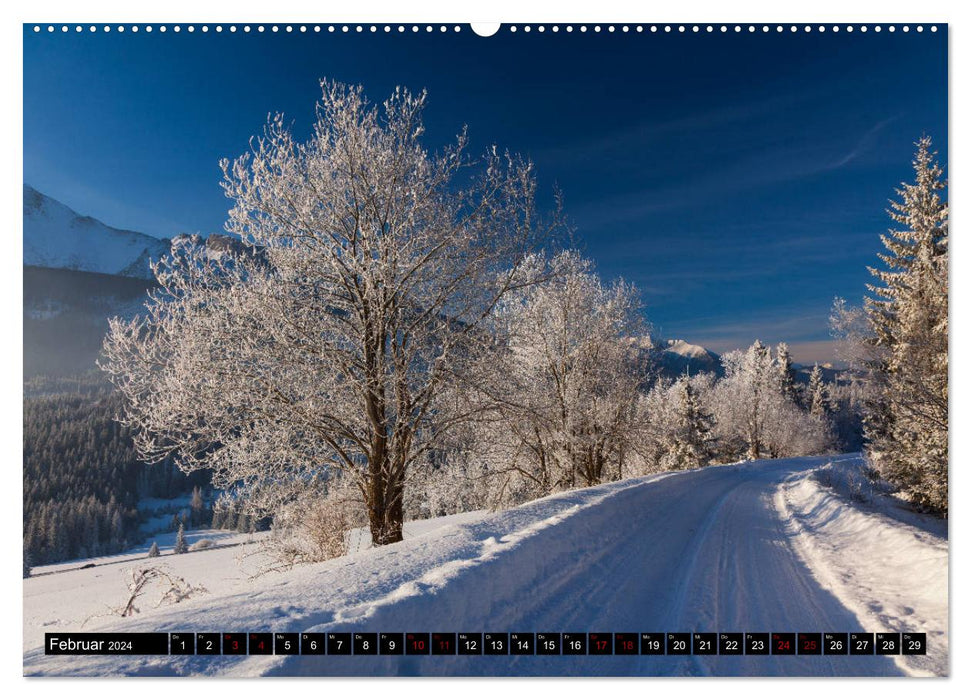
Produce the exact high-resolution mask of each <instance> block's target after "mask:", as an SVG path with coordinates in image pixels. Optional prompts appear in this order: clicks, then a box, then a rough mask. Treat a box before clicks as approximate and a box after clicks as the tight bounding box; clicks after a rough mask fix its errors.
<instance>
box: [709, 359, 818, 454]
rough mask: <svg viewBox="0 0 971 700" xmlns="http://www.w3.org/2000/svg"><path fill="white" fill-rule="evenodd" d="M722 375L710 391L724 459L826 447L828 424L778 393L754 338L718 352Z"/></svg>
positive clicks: (773, 370)
mask: <svg viewBox="0 0 971 700" xmlns="http://www.w3.org/2000/svg"><path fill="white" fill-rule="evenodd" d="M722 364H723V366H724V369H725V377H724V378H723V379H722V380H721V381H719V382H718V384H717V386H716V391H715V401H714V406H715V411H714V412H715V417H716V421H717V433H718V437H719V442H720V443H721V444H722V445H723V446H724V448H723V449H725V450H726V451H727V453H723V454H722V457H723V458H729V457H730V455H731V451H735V453H736V455H735V458H738V457H744V458H746V459H762V458H766V457H770V458H777V457H792V456H798V455H808V454H820V453H823V452H825V451H827V450H828V449H830V447H831V444H832V435H831V434H830V430H829V427H828V425H826V424H824V423H822V422H820V421H815V420H812V419H811V418H810V417H809V415H808V414H807V413H806V412H805V411H803V410H802V409H801V408H800V407H799V406H798V405H797V404H796V403H795V402H794V401H792V400H790V399H788V398H787V397H786V396H785V395H784V394H783V392H782V384H781V383H780V382H779V375H778V367H777V365H776V363H774V362H773V359H772V356H771V353H770V351H769V349H768V348H767V347H766V346H765V345H764V344H762V343H761V342H759V341H758V340H757V341H755V343H753V344H752V346H751V347H749V348H748V350H746V351H744V352H742V351H739V350H735V351H733V352H729V353H725V354H724V355H723V356H722Z"/></svg>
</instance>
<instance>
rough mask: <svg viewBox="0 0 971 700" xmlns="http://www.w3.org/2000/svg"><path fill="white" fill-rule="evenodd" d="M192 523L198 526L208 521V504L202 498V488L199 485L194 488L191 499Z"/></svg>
mask: <svg viewBox="0 0 971 700" xmlns="http://www.w3.org/2000/svg"><path fill="white" fill-rule="evenodd" d="M189 511H190V513H191V516H190V517H191V523H192V524H193V525H194V526H196V527H198V526H200V525H202V524H203V523H204V522H205V521H206V504H205V501H203V500H202V489H201V488H199V487H198V486H196V487H194V488H193V489H192V500H191V501H189Z"/></svg>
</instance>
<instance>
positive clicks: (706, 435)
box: [672, 377, 716, 469]
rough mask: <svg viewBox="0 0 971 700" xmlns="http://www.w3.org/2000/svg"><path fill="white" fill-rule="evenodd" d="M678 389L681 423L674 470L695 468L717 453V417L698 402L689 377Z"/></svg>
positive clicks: (674, 452) (675, 434) (677, 438)
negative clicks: (715, 424)
mask: <svg viewBox="0 0 971 700" xmlns="http://www.w3.org/2000/svg"><path fill="white" fill-rule="evenodd" d="M675 388H676V391H677V397H678V423H677V429H676V432H675V433H674V436H673V438H674V440H673V442H674V449H673V450H672V457H673V460H672V461H673V464H674V468H675V469H693V468H695V467H704V466H707V465H708V464H709V462H710V461H711V458H712V456H713V455H714V453H715V443H716V440H715V437H714V434H713V427H714V418H713V417H712V415H711V414H710V413H708V412H707V411H706V410H705V408H704V407H703V406H702V405H701V402H700V401H699V398H698V394H697V390H696V389H695V388H693V387H692V383H691V381H689V379H688V378H687V377H681V378H680V379H679V380H678V381H677V382H676V383H675Z"/></svg>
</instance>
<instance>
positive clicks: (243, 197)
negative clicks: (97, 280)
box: [103, 82, 557, 545]
mask: <svg viewBox="0 0 971 700" xmlns="http://www.w3.org/2000/svg"><path fill="white" fill-rule="evenodd" d="M322 90H323V96H322V98H321V100H320V102H319V104H318V106H317V118H316V122H315V124H314V125H313V130H312V133H311V135H310V137H309V139H308V140H306V141H304V142H300V141H298V140H297V138H296V136H295V135H294V134H293V133H292V132H291V131H290V129H289V128H288V127H287V126H286V124H285V121H284V119H283V117H282V116H280V115H278V116H275V117H272V118H271V119H270V120H269V122H268V124H267V126H266V128H265V130H264V133H263V135H262V136H260V137H258V138H255V139H254V140H253V141H252V142H251V149H250V152H249V153H247V154H245V155H243V156H241V157H240V158H238V159H236V160H235V161H232V162H230V161H228V160H224V161H223V162H222V168H223V172H224V181H223V189H224V190H225V193H226V195H227V196H228V197H229V198H230V199H231V200H233V207H232V209H231V211H230V214H229V220H228V222H227V224H226V228H227V230H228V231H229V232H230V233H232V234H234V235H235V236H237V237H238V238H239V239H240V240H241V241H242V242H243V243H244V244H245V245H246V247H247V250H246V251H245V252H243V253H238V254H234V253H232V252H231V251H222V252H220V253H218V254H217V253H214V252H213V251H211V250H208V249H207V248H206V247H205V246H201V245H199V244H198V242H196V241H193V240H192V239H191V238H188V237H185V238H183V239H180V240H178V241H176V242H175V243H174V244H173V249H172V252H171V255H170V256H168V257H167V258H166V259H164V260H163V261H162V262H161V263H160V264H159V265H157V266H156V268H155V274H156V277H157V279H158V282H159V284H160V289H159V290H158V291H156V292H153V293H152V297H151V300H150V302H149V303H148V304H147V310H146V313H145V314H143V315H142V316H140V317H138V318H135V319H134V320H131V321H124V320H121V319H114V320H112V322H111V324H110V330H109V334H108V337H107V339H106V341H105V353H104V354H105V360H104V362H103V366H104V368H105V369H106V370H107V371H108V373H109V376H110V378H111V380H112V382H113V383H114V384H115V386H116V387H118V389H120V390H121V392H122V393H123V394H124V395H125V397H126V399H127V408H126V412H125V416H124V420H125V421H126V422H127V423H128V424H129V425H131V426H133V427H135V428H136V429H137V433H136V437H135V442H136V447H137V448H138V451H139V454H140V455H141V456H142V457H143V458H144V459H146V460H148V461H152V462H156V461H160V460H163V459H165V458H168V457H172V458H174V459H175V461H176V463H177V464H178V466H179V467H180V468H181V469H182V470H184V471H187V472H188V471H193V470H197V469H205V468H208V469H211V470H212V474H213V483H214V485H215V486H216V487H217V488H223V489H235V490H237V491H238V492H240V493H242V494H244V495H245V503H246V504H247V506H248V507H249V508H251V509H253V510H257V511H259V512H261V513H273V512H279V510H280V509H281V508H282V507H284V506H285V505H287V504H289V503H292V502H294V501H295V500H297V499H298V498H299V497H301V496H302V495H303V494H304V492H305V491H306V490H307V488H308V487H309V485H311V484H315V485H318V486H320V487H321V488H323V487H324V485H325V484H326V483H327V479H328V476H327V475H328V473H332V474H341V475H342V477H343V478H349V479H351V480H352V481H353V483H354V484H355V487H356V488H357V489H358V490H359V492H360V494H361V498H362V502H363V504H364V508H365V509H366V511H367V517H368V522H369V524H370V530H371V537H372V540H373V542H374V544H376V545H381V544H387V543H390V542H396V541H398V540H400V539H401V534H402V513H403V492H404V487H405V483H406V479H407V478H408V475H409V470H410V469H411V467H412V465H414V464H415V463H416V461H418V460H420V459H422V458H423V457H424V455H426V454H427V453H428V452H429V451H431V450H433V449H435V448H436V446H437V445H439V444H440V442H441V440H442V439H443V436H444V435H445V434H446V433H447V432H448V430H449V429H450V428H451V427H453V426H454V425H456V424H459V423H461V422H463V421H467V420H470V419H471V418H472V416H471V415H469V413H467V412H463V411H457V410H453V409H455V404H454V403H452V404H449V403H448V402H446V401H445V400H444V397H446V396H450V395H452V394H450V393H449V392H447V391H446V390H445V389H446V388H447V387H449V386H450V385H454V384H461V383H463V382H466V381H470V378H471V373H470V372H469V371H468V370H467V365H469V364H470V363H471V360H472V358H475V357H477V356H478V355H479V354H481V353H480V352H479V351H478V350H477V349H476V346H477V345H478V344H480V343H482V342H484V341H486V340H488V337H489V334H488V333H483V332H481V326H482V324H483V320H484V319H487V318H489V316H490V314H491V312H492V310H493V309H494V308H495V306H496V304H497V303H498V302H499V301H500V300H501V299H502V298H503V297H504V296H505V295H507V294H508V293H510V292H511V291H513V290H515V289H517V288H521V287H523V286H524V285H527V284H529V282H530V280H529V279H528V278H527V277H526V276H524V274H523V269H522V263H523V261H524V259H525V258H526V256H527V254H528V252H529V251H531V250H532V248H533V247H534V244H535V241H536V240H538V239H541V238H543V237H544V236H545V234H547V233H549V232H550V230H551V229H552V228H555V227H556V226H557V221H556V219H557V216H555V215H554V216H553V217H552V220H551V221H544V222H541V221H539V220H538V216H537V210H536V206H535V204H534V192H535V180H534V175H533V168H532V165H531V164H530V163H529V162H526V161H524V160H522V159H521V158H518V157H516V156H513V155H509V154H502V153H501V152H500V151H498V150H497V149H495V148H492V149H491V150H490V151H489V152H488V153H487V154H486V155H485V156H484V158H483V159H482V160H481V161H472V160H471V159H470V158H469V157H468V155H467V153H466V151H467V138H466V136H465V133H464V132H463V133H462V134H460V135H459V137H458V139H457V141H456V143H455V144H454V145H452V146H450V147H447V148H445V149H444V150H442V151H441V152H438V153H434V154H433V153H430V152H429V151H428V150H426V148H425V147H424V146H423V145H422V134H423V131H424V130H423V126H422V111H423V108H424V106H425V95H424V94H420V95H414V94H411V93H410V92H408V91H407V90H403V89H397V90H395V92H394V93H393V94H392V95H391V97H390V98H389V99H388V100H387V101H385V102H384V103H383V104H381V105H373V104H371V103H369V102H368V101H367V99H366V98H365V96H364V94H363V91H362V89H361V88H359V87H347V86H343V85H340V84H337V83H330V82H324V83H322ZM321 495H322V492H321Z"/></svg>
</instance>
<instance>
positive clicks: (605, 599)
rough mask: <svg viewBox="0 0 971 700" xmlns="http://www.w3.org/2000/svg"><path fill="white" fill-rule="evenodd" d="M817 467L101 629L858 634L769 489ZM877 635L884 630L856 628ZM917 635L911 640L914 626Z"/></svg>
mask: <svg viewBox="0 0 971 700" xmlns="http://www.w3.org/2000/svg"><path fill="white" fill-rule="evenodd" d="M824 462H825V460H824V459H823V458H818V457H817V458H802V459H791V460H776V461H764V462H756V463H752V464H748V465H737V466H726V467H713V468H707V469H702V470H696V471H692V472H683V473H676V474H667V475H661V476H659V477H648V478H643V479H631V480H627V481H624V482H617V483H613V484H607V485H604V486H599V487H595V488H592V489H584V490H581V491H575V492H570V493H566V494H559V495H557V496H553V497H550V498H546V499H542V500H540V501H535V502H533V503H529V504H526V505H524V506H521V507H519V508H515V509H512V510H510V511H506V512H504V513H497V514H490V515H485V516H483V517H482V518H481V519H479V520H476V521H475V522H472V523H466V524H461V525H450V526H448V527H446V528H443V529H441V530H439V531H437V532H432V533H428V534H427V535H424V536H422V537H418V538H416V539H414V540H411V541H406V542H403V543H399V544H397V545H393V546H391V547H386V548H382V549H380V550H371V551H365V552H361V553H358V554H355V555H351V556H349V557H346V558H343V559H341V560H335V561H332V562H327V563H325V564H321V565H316V566H313V567H304V568H302V569H298V570H294V571H292V572H289V573H286V574H279V575H277V574H273V575H270V576H264V577H262V578H260V579H257V580H256V581H254V582H252V583H250V584H248V587H246V588H244V589H242V590H238V591H234V592H233V593H231V594H228V595H224V596H220V597H218V598H212V597H211V598H209V599H206V600H200V601H197V602H195V603H192V602H190V603H188V604H183V605H181V606H179V608H178V609H175V608H169V609H168V610H164V611H155V612H153V613H152V614H151V615H146V616H144V617H142V618H139V619H135V620H132V622H130V623H128V624H126V625H124V626H122V624H120V623H119V622H118V621H115V622H114V623H111V624H109V625H108V626H106V627H105V628H104V629H109V628H110V629H119V630H120V629H129V630H144V631H148V630H182V631H185V630H196V631H206V630H219V631H236V630H238V631H328V630H339V631H375V632H380V631H383V632H392V631H395V632H466V631H468V632H472V631H486V632H488V631H496V632H499V631H503V632H515V631H524V632H527V631H529V632H544V631H555V632H572V631H576V632H648V631H657V632H672V631H684V632H693V631H705V632H719V631H720V632H729V631H732V632H746V631H750V632H773V631H779V632H854V631H861V630H863V629H864V628H863V626H862V625H861V623H860V622H859V621H858V619H857V618H856V616H854V614H853V613H851V612H850V611H849V610H848V609H847V608H846V607H844V605H843V604H841V603H840V601H839V600H838V599H837V598H835V597H834V595H833V594H831V593H830V592H828V591H827V590H826V589H825V588H824V587H823V586H822V585H821V584H820V583H818V582H817V579H816V578H815V577H814V576H813V574H812V572H810V570H809V569H808V568H807V567H806V565H805V564H804V563H803V561H802V559H801V558H800V556H799V554H798V553H797V551H796V549H795V548H794V546H793V545H792V543H791V542H790V536H791V525H790V524H789V523H787V522H786V520H787V519H786V517H785V516H784V515H783V514H781V513H780V512H779V511H778V510H777V508H776V506H775V505H774V498H775V496H776V494H777V492H778V489H779V487H780V485H781V484H782V483H783V482H784V481H785V480H786V479H789V478H791V477H793V475H797V474H799V473H801V472H806V471H808V470H810V469H813V468H815V467H818V466H819V465H820V464H822V463H824ZM867 631H885V630H867ZM913 631H921V630H913ZM25 672H27V673H41V674H48V673H52V674H61V673H68V674H73V673H85V674H100V673H122V674H128V673H133V674H142V673H144V674H184V673H193V674H195V673H217V674H230V675H266V674H269V675H276V674H282V675H372V674H406V675H413V674H432V675H480V674H485V675H493V674H503V675H505V674H513V675H560V674H593V675H706V674H714V675H797V676H808V675H860V676H871V675H899V674H901V673H902V671H901V670H900V669H899V668H898V666H897V665H896V664H895V663H894V662H893V660H891V659H890V658H888V657H880V656H820V657H812V656H741V657H718V656H687V657H677V656H659V657H652V656H613V657H602V656H587V657H573V656H562V657H545V656H538V657H526V656H509V657H495V656H487V657H468V656H458V657H456V656H452V657H440V656H432V657H415V656H405V657H389V656H383V657H333V656H324V657H310V656H300V657H249V658H230V657H221V658H215V657H209V658H208V659H201V658H191V657H180V658H176V657H171V658H158V659H150V658H143V659H138V658H131V659H124V658H117V657H116V658H111V659H106V658H95V657H89V658H84V659H80V658H72V659H64V657H61V658H60V659H52V658H51V657H44V656H43V655H42V652H41V651H40V650H33V651H30V652H28V653H27V654H26V655H25Z"/></svg>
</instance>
